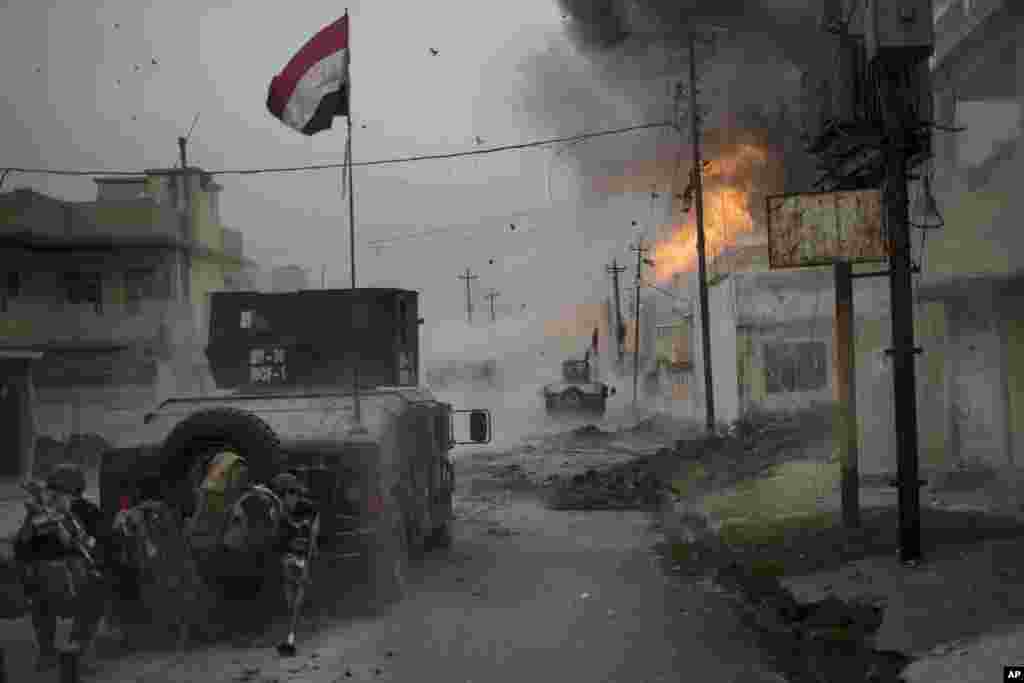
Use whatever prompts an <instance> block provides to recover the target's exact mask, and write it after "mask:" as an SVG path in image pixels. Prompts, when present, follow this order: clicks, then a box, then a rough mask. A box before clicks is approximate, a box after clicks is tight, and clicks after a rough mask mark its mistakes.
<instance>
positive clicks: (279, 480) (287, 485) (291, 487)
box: [270, 472, 306, 495]
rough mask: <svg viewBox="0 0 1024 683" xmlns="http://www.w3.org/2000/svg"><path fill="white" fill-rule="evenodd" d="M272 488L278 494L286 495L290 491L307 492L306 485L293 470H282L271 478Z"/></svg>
mask: <svg viewBox="0 0 1024 683" xmlns="http://www.w3.org/2000/svg"><path fill="white" fill-rule="evenodd" d="M270 490H271V491H273V492H274V493H276V494H278V495H284V494H285V493H286V492H289V491H300V492H303V493H304V492H305V491H306V487H305V486H303V485H302V482H301V481H299V478H298V477H296V476H295V475H294V474H292V473H291V472H282V473H281V474H279V475H277V476H276V477H274V478H273V479H271V480H270Z"/></svg>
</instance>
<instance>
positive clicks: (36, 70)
mask: <svg viewBox="0 0 1024 683" xmlns="http://www.w3.org/2000/svg"><path fill="white" fill-rule="evenodd" d="M34 71H35V72H36V73H37V74H41V73H43V67H41V66H38V65H37V66H36V68H35V69H34Z"/></svg>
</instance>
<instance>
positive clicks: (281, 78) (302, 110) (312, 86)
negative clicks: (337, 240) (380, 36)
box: [267, 14, 349, 135]
mask: <svg viewBox="0 0 1024 683" xmlns="http://www.w3.org/2000/svg"><path fill="white" fill-rule="evenodd" d="M348 52H349V51H348V15H347V14H346V15H345V16H343V17H342V18H341V19H338V20H337V21H336V22H334V23H333V24H330V25H329V26H326V27H325V28H323V29H321V30H320V32H319V33H317V34H316V35H315V36H313V37H312V38H311V39H310V40H309V42H307V43H306V44H305V45H303V46H302V49H300V50H299V51H298V52H297V53H296V54H295V56H294V57H292V58H291V61H289V62H288V64H287V66H285V67H284V69H283V70H282V71H281V73H279V74H278V75H276V76H274V78H273V80H271V81H270V88H269V91H268V93H267V109H268V110H269V111H270V113H271V114H273V115H274V117H275V118H277V119H279V120H280V121H281V122H282V123H284V124H285V125H286V126H288V127H289V128H294V129H295V130H297V131H299V132H300V133H303V134H304V135H315V134H316V133H319V132H320V131H322V130H327V129H328V128H330V127H331V124H332V122H333V119H334V117H335V116H348V115H349V97H348V96H349V74H348V62H349V54H348Z"/></svg>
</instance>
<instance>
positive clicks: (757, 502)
mask: <svg viewBox="0 0 1024 683" xmlns="http://www.w3.org/2000/svg"><path fill="white" fill-rule="evenodd" d="M695 467H698V468H699V467H701V465H696V466H694V465H684V467H683V470H684V473H683V475H682V476H683V477H684V478H685V477H686V476H689V475H687V474H686V473H685V470H687V469H688V470H689V471H690V473H692V472H693V471H694V468H695ZM939 479H941V481H939ZM957 479H958V477H957V475H952V476H947V477H941V478H938V479H936V481H935V485H930V486H928V487H925V488H922V498H921V501H922V545H923V554H924V558H923V562H922V563H921V565H919V566H918V567H916V568H909V567H905V566H904V565H903V564H902V563H900V562H899V559H898V529H899V518H898V511H897V491H896V489H895V488H892V487H890V486H888V483H887V482H879V481H876V482H873V483H872V482H863V483H862V486H861V490H860V503H861V510H862V518H863V524H862V526H863V529H862V530H861V531H860V532H859V533H846V532H844V530H843V529H842V528H841V521H840V520H841V516H840V511H841V499H840V492H839V486H838V484H839V481H838V480H839V468H838V463H835V462H828V461H827V459H825V458H819V459H818V460H817V461H805V462H802V463H801V462H793V463H786V464H784V465H783V466H777V467H774V468H773V469H772V470H771V471H768V472H765V473H764V474H763V475H762V476H761V477H760V478H758V479H757V480H756V481H748V482H743V483H741V484H739V485H736V486H732V487H730V488H729V489H727V490H718V491H714V490H707V489H705V490H704V491H702V492H699V493H696V494H695V495H690V496H688V497H685V498H684V497H682V496H680V497H678V498H677V499H676V500H675V501H673V503H672V504H670V506H669V509H668V510H667V511H666V512H667V514H666V515H665V520H664V522H663V523H664V525H665V529H666V532H668V534H669V536H670V538H671V537H674V538H675V539H676V540H677V542H676V543H675V544H674V545H673V546H672V554H673V557H674V561H675V562H676V563H677V566H681V565H687V564H691V563H692V561H693V560H694V558H699V556H700V555H704V556H708V555H715V554H716V553H715V550H714V549H715V548H718V549H722V550H723V553H724V554H721V555H719V556H718V557H717V558H716V559H711V558H707V557H706V559H707V560H708V561H710V562H719V563H720V562H721V561H722V558H723V557H726V556H728V557H730V558H740V561H741V563H745V564H746V566H748V567H751V569H752V571H755V572H761V573H763V574H767V575H774V576H778V578H779V580H780V581H781V583H782V585H783V586H784V587H785V588H787V589H789V590H790V591H791V592H792V593H793V595H794V597H796V599H797V601H798V602H800V603H808V602H817V601H820V600H822V599H824V598H825V597H827V596H829V595H832V596H835V597H837V598H839V599H841V600H844V601H850V600H860V601H864V602H868V603H871V604H874V605H877V606H880V607H884V613H883V618H882V624H881V627H880V628H879V630H878V631H877V633H876V634H875V636H874V638H873V639H872V644H873V646H874V647H875V649H877V650H892V651H899V652H903V653H905V654H908V655H910V656H912V657H914V658H915V659H917V661H914V662H912V663H911V664H910V665H909V666H908V667H907V668H906V669H905V671H904V674H903V675H904V678H905V680H907V681H908V682H911V683H913V682H916V681H920V682H921V683H924V681H929V682H930V683H931V682H934V681H949V682H950V683H953V682H958V683H959V682H967V681H990V680H999V678H997V677H999V676H1001V675H1002V667H1003V666H1004V665H1010V664H1022V663H1024V514H1022V511H1021V507H1020V502H1019V499H1018V494H1017V490H1018V489H1017V487H1016V485H1007V482H1005V481H1000V479H999V478H992V477H982V481H976V482H974V483H971V484H969V485H958V482H957ZM960 479H970V477H966V476H965V477H960ZM1011 480H1015V479H1014V478H1012V477H1011ZM883 483H884V485H883ZM709 539H710V540H709ZM709 548H710V549H712V550H710V551H709V550H708V549H709ZM698 549H699V550H698ZM694 570H696V571H699V569H697V568H694Z"/></svg>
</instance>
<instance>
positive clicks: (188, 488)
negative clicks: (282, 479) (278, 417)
mask: <svg viewBox="0 0 1024 683" xmlns="http://www.w3.org/2000/svg"><path fill="white" fill-rule="evenodd" d="M222 450H231V451H234V452H237V453H238V454H239V455H241V456H242V457H244V458H245V460H246V464H247V465H248V468H249V474H250V477H251V478H252V480H254V481H257V482H266V481H269V480H270V479H271V478H272V477H273V476H274V475H275V474H277V472H278V470H279V469H280V467H281V442H280V441H279V440H278V438H277V434H275V433H274V430H273V429H271V428H270V426H269V425H268V424H267V423H266V422H264V421H263V420H262V419H260V418H259V417H257V416H256V415H253V414H252V413H249V412H246V411H244V410H237V409H235V408H211V409H209V410H201V411H199V412H196V413H193V414H192V415H190V416H188V417H187V418H185V419H184V420H182V421H181V422H180V423H178V425H177V426H175V427H174V429H173V430H171V433H170V434H169V435H168V436H167V439H166V440H165V441H164V444H163V448H162V449H161V456H162V460H163V465H162V467H161V470H160V479H161V481H162V482H163V488H164V497H165V499H166V500H167V502H168V503H169V504H171V505H172V506H174V507H176V508H177V509H179V510H180V511H182V512H185V513H188V512H189V511H190V510H191V506H192V504H193V502H194V501H193V489H192V487H193V486H195V485H196V484H198V482H194V481H193V479H195V477H196V476H200V477H201V476H203V475H202V473H203V468H204V467H205V466H206V464H207V463H208V462H209V460H210V459H211V458H212V457H213V456H214V455H215V454H216V453H218V452H219V451H222Z"/></svg>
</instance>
